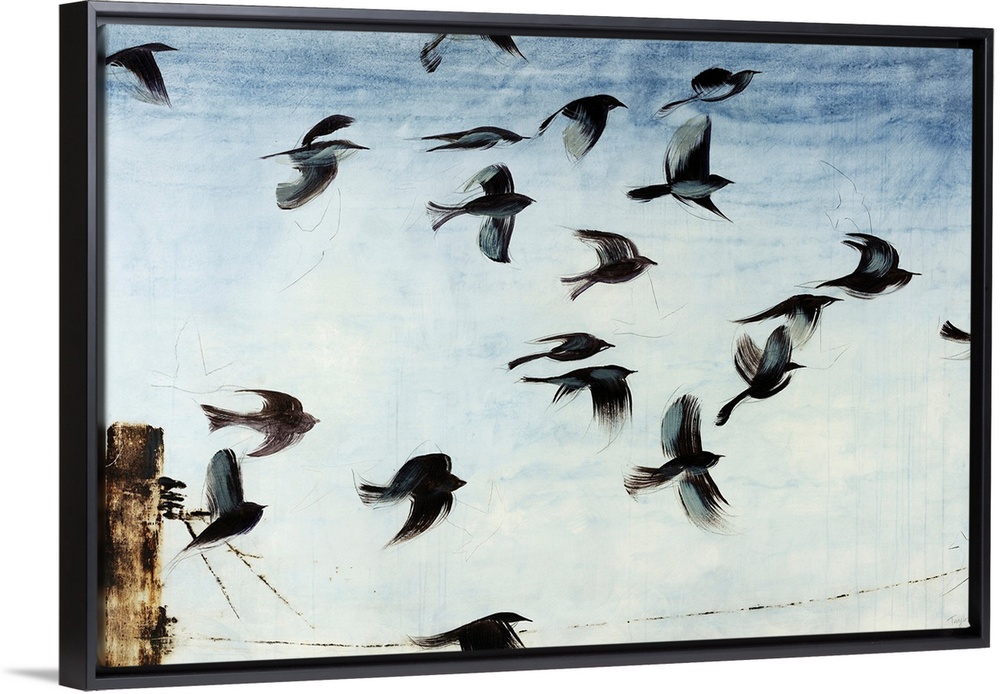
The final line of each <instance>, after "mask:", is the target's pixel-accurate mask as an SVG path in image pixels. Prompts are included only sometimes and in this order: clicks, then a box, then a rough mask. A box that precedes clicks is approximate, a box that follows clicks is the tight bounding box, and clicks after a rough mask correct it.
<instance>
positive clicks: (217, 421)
mask: <svg viewBox="0 0 1000 694" xmlns="http://www.w3.org/2000/svg"><path fill="white" fill-rule="evenodd" d="M201 409H202V410H203V411H204V412H205V416H206V417H208V431H209V432H210V433H211V432H213V431H218V430H219V429H222V428H223V427H227V426H229V425H230V424H233V423H235V422H236V413H235V412H230V411H229V410H222V409H219V408H218V407H214V406H212V405H202V406H201Z"/></svg>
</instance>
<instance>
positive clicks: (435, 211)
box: [427, 202, 464, 231]
mask: <svg viewBox="0 0 1000 694" xmlns="http://www.w3.org/2000/svg"><path fill="white" fill-rule="evenodd" d="M463 213H464V210H463V209H462V208H461V207H451V206H449V205H439V204H437V203H436V202H429V203H427V214H429V215H430V217H431V228H432V229H433V230H434V231H437V230H438V229H440V228H441V225H442V224H444V223H445V222H447V221H448V220H450V219H454V218H455V217H458V216H459V215H461V214H463Z"/></svg>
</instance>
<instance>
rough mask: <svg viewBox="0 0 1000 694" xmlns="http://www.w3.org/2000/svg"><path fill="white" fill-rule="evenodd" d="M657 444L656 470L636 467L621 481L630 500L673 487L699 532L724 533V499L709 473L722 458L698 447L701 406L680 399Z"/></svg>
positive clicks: (667, 416)
mask: <svg viewBox="0 0 1000 694" xmlns="http://www.w3.org/2000/svg"><path fill="white" fill-rule="evenodd" d="M660 444H661V446H662V448H663V455H664V456H665V457H666V458H667V462H666V463H664V464H663V465H661V466H660V467H636V468H634V469H633V470H632V472H631V473H630V474H629V475H627V476H626V477H625V489H626V490H628V493H629V494H631V495H632V496H633V497H634V496H635V495H636V494H643V493H647V492H652V491H655V490H657V489H659V488H660V487H663V486H665V485H669V484H673V485H674V486H675V487H676V489H677V497H678V498H679V499H680V502H681V506H682V507H683V509H684V513H685V514H687V517H688V518H689V519H690V520H691V522H692V523H694V524H695V525H697V526H698V527H699V528H702V529H703V530H710V531H712V532H724V531H725V530H727V529H728V525H727V523H726V520H725V515H726V514H725V511H724V509H723V506H724V505H728V502H727V501H726V499H725V497H723V496H722V493H721V492H720V491H719V488H718V487H717V486H716V485H715V481H714V480H713V479H712V476H711V475H710V474H709V470H710V469H711V468H713V467H715V465H716V463H718V462H719V459H720V458H722V457H723V456H721V455H717V454H715V453H712V452H710V451H706V450H704V448H702V445H701V406H700V405H699V403H698V398H696V397H694V396H693V395H690V394H688V395H683V396H681V397H680V398H678V399H677V400H675V401H674V402H673V404H671V405H670V407H669V408H668V409H667V411H666V413H665V414H664V415H663V421H662V422H661V424H660Z"/></svg>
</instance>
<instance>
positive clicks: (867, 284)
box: [818, 233, 920, 299]
mask: <svg viewBox="0 0 1000 694" xmlns="http://www.w3.org/2000/svg"><path fill="white" fill-rule="evenodd" d="M848 236H850V237H851V238H849V239H844V241H843V243H844V245H847V246H850V247H851V248H854V249H856V250H857V251H859V252H860V253H861V259H860V260H859V261H858V267H857V268H855V270H854V272H852V273H851V274H849V275H845V276H844V277H840V278H838V279H835V280H828V281H826V282H822V283H820V284H819V285H818V286H819V287H838V288H840V289H843V290H844V291H845V292H847V293H848V294H849V295H850V296H853V297H855V298H856V299H872V298H874V297H876V296H878V295H879V294H883V293H885V294H889V293H892V292H894V291H896V290H897V289H901V288H902V287H905V286H906V285H907V284H909V282H910V280H911V279H912V278H913V276H914V275H919V274H920V273H919V272H909V271H908V270H902V269H900V267H899V253H898V252H897V251H896V249H895V248H893V247H892V245H891V244H889V242H888V241H883V240H882V239H880V238H879V237H877V236H872V235H871V234H861V233H852V234H848Z"/></svg>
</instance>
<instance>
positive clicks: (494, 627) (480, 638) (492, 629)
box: [459, 619, 524, 651]
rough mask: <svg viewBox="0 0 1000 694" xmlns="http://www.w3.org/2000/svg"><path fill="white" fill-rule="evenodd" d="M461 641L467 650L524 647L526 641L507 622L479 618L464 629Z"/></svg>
mask: <svg viewBox="0 0 1000 694" xmlns="http://www.w3.org/2000/svg"><path fill="white" fill-rule="evenodd" d="M459 643H461V644H462V650H465V651H495V650H505V649H510V648H524V643H523V642H522V641H521V638H520V637H519V636H518V635H517V632H515V631H514V628H513V627H512V626H511V625H510V624H508V623H507V622H504V621H501V620H498V619H477V620H476V621H475V622H472V623H471V624H469V625H468V626H467V627H465V629H464V630H463V632H462V634H461V637H460V639H459Z"/></svg>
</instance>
